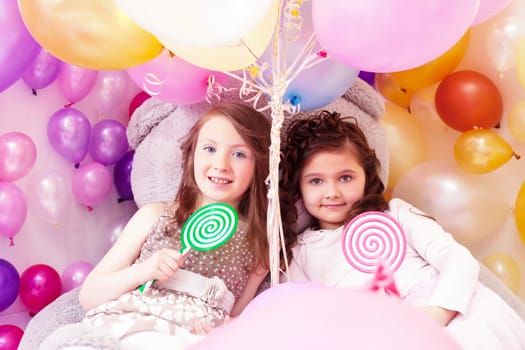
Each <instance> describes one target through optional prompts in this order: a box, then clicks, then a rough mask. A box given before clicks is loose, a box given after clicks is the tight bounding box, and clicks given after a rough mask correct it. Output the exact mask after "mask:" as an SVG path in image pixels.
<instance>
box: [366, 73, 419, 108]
mask: <svg viewBox="0 0 525 350" xmlns="http://www.w3.org/2000/svg"><path fill="white" fill-rule="evenodd" d="M374 85H375V86H376V88H377V90H378V91H379V93H380V94H381V95H383V97H384V98H386V99H387V100H389V101H391V102H394V103H395V104H397V105H398V106H401V107H405V108H407V107H408V106H409V105H410V99H411V98H412V95H413V94H414V92H413V91H408V90H406V89H403V88H402V87H401V86H399V84H398V83H397V81H395V80H394V78H392V76H391V75H390V74H389V73H376V74H375V76H374Z"/></svg>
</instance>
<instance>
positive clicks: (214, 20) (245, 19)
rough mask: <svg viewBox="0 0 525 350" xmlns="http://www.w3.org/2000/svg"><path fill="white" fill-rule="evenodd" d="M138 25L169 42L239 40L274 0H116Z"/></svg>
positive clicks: (204, 44)
mask: <svg viewBox="0 0 525 350" xmlns="http://www.w3.org/2000/svg"><path fill="white" fill-rule="evenodd" d="M116 3H117V5H118V6H119V7H120V8H121V10H122V11H123V12H124V13H125V14H126V15H128V16H129V17H130V18H131V19H132V20H133V21H135V22H136V23H137V24H138V25H139V26H141V27H142V28H144V29H145V30H146V31H148V32H150V33H151V34H153V35H155V36H156V37H157V38H165V39H167V40H169V41H170V42H172V43H174V44H178V45H184V46H197V47H210V46H222V45H229V44H232V43H236V42H238V41H239V39H241V38H242V37H243V36H244V35H245V34H247V33H248V32H250V30H251V29H253V28H254V27H255V26H256V25H257V24H258V22H260V21H261V20H262V18H263V17H264V16H265V14H266V13H267V11H268V10H269V9H270V5H271V4H272V0H220V1H218V0H191V1H189V0H148V1H143V0H116Z"/></svg>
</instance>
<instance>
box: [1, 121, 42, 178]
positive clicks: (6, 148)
mask: <svg viewBox="0 0 525 350" xmlns="http://www.w3.org/2000/svg"><path fill="white" fill-rule="evenodd" d="M35 161H36V146H35V144H34V142H33V140H31V138H30V137H29V136H27V135H26V134H24V133H21V132H16V131H14V132H8V133H6V134H3V135H1V136H0V181H14V180H18V179H20V178H22V177H24V176H25V175H27V173H29V171H30V170H31V169H32V168H33V165H35Z"/></svg>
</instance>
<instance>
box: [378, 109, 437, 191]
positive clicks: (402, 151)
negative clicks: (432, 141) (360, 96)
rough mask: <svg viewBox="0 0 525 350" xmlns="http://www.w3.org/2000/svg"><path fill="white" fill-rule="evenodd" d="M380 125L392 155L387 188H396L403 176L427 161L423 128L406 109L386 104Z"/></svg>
mask: <svg viewBox="0 0 525 350" xmlns="http://www.w3.org/2000/svg"><path fill="white" fill-rule="evenodd" d="M380 123H381V125H382V126H383V128H384V130H385V135H386V140H387V143H388V153H389V155H390V156H389V171H388V183H387V187H389V188H394V187H395V185H396V184H397V182H398V180H399V178H401V176H403V175H404V174H405V173H406V172H407V171H408V170H410V169H411V168H412V167H414V166H415V165H417V164H419V163H422V162H424V161H425V160H426V159H427V146H426V143H425V138H424V134H423V128H422V126H421V125H420V124H419V122H418V121H417V120H416V119H415V118H414V117H412V116H411V115H410V113H409V112H408V111H407V110H406V109H405V108H402V107H400V106H398V105H395V104H393V103H385V114H384V115H383V117H382V118H381V120H380Z"/></svg>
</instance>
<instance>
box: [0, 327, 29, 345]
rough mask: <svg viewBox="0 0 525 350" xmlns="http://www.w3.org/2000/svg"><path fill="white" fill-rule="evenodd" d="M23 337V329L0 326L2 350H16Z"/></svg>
mask: <svg viewBox="0 0 525 350" xmlns="http://www.w3.org/2000/svg"><path fill="white" fill-rule="evenodd" d="M23 335H24V331H23V330H22V328H19V327H17V326H15V325H12V324H3V325H0V350H16V349H17V348H18V344H19V343H20V339H22V336H23Z"/></svg>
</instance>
